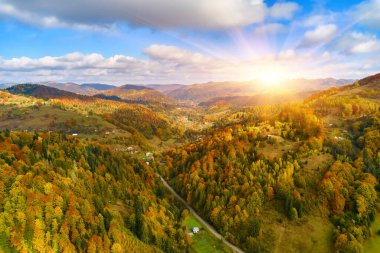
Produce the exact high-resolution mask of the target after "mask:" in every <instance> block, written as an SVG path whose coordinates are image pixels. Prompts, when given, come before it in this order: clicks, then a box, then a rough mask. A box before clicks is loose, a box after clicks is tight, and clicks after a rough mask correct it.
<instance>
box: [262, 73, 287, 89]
mask: <svg viewBox="0 0 380 253" xmlns="http://www.w3.org/2000/svg"><path fill="white" fill-rule="evenodd" d="M285 79H286V77H285V74H284V73H282V72H279V71H263V72H262V73H261V74H260V75H259V76H258V82H259V84H260V85H261V86H262V87H263V88H281V87H282V84H283V82H284V80H285Z"/></svg>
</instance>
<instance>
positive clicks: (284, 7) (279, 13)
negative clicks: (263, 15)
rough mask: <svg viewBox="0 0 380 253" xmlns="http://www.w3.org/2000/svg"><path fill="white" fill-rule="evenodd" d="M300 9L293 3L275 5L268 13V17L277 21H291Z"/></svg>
mask: <svg viewBox="0 0 380 253" xmlns="http://www.w3.org/2000/svg"><path fill="white" fill-rule="evenodd" d="M299 9H300V6H299V5H298V4H297V3H294V2H279V3H275V4H274V5H273V6H272V7H271V8H270V11H269V15H270V16H271V17H273V18H277V19H291V18H292V17H293V15H294V14H295V13H296V12H297V11H298V10H299Z"/></svg>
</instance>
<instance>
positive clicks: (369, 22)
mask: <svg viewBox="0 0 380 253" xmlns="http://www.w3.org/2000/svg"><path fill="white" fill-rule="evenodd" d="M352 16H353V18H354V19H356V20H357V22H358V23H359V24H362V25H364V26H366V27H368V28H371V29H380V0H369V1H364V2H362V3H361V4H359V5H358V6H357V8H356V9H355V10H354V12H353V14H352Z"/></svg>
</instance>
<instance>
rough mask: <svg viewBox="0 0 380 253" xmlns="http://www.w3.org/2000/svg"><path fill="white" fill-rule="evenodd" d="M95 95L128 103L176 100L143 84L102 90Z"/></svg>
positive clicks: (170, 102) (169, 101) (165, 102)
mask: <svg viewBox="0 0 380 253" xmlns="http://www.w3.org/2000/svg"><path fill="white" fill-rule="evenodd" d="M95 97H98V98H103V99H108V100H115V101H123V102H126V103H138V104H148V103H162V104H174V103H175V100H174V99H172V98H170V97H168V96H166V95H164V94H162V93H161V92H159V91H157V90H155V89H152V88H149V87H145V86H141V85H131V84H127V85H123V86H120V87H117V88H115V89H112V90H107V91H103V92H100V93H98V94H96V95H95Z"/></svg>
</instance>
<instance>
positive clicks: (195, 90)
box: [168, 78, 353, 102]
mask: <svg viewBox="0 0 380 253" xmlns="http://www.w3.org/2000/svg"><path fill="white" fill-rule="evenodd" d="M352 82H353V80H348V79H333V78H326V79H312V80H309V79H293V80H285V81H283V82H282V87H283V89H284V90H285V91H287V92H296V93H299V92H309V91H318V90H323V89H326V88H328V87H333V86H339V85H343V84H348V83H352ZM269 91H270V90H268V88H266V86H265V85H261V83H260V81H248V82H208V83H203V84H193V85H184V86H181V87H180V88H178V89H176V90H173V91H171V92H169V93H168V96H170V97H172V98H175V99H177V100H187V101H195V102H205V101H207V100H209V99H215V98H217V97H226V96H228V97H231V96H233V97H236V96H256V95H259V94H263V93H266V92H269ZM275 91H276V90H275Z"/></svg>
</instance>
